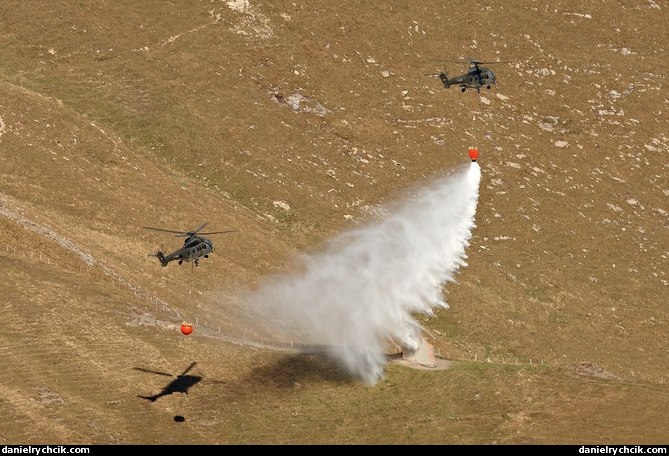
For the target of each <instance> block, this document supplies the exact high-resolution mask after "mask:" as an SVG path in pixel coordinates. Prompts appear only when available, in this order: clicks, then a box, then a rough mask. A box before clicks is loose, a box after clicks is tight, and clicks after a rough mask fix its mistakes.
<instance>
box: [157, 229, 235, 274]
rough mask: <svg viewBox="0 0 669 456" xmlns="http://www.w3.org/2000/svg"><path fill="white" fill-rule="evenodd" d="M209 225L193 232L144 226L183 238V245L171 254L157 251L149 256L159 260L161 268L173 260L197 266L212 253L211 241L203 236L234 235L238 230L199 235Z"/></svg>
mask: <svg viewBox="0 0 669 456" xmlns="http://www.w3.org/2000/svg"><path fill="white" fill-rule="evenodd" d="M208 224H209V223H205V224H203V225H201V226H200V227H198V228H196V229H194V230H193V231H176V230H165V229H163V228H153V227H150V226H145V227H144V228H145V229H147V230H155V231H164V232H166V233H176V237H185V238H186V239H185V240H184V245H183V247H181V248H180V249H178V250H175V251H174V252H172V253H169V254H167V255H165V254H164V253H163V252H162V251H161V250H158V252H156V253H152V254H150V255H149V256H155V257H157V258H158V260H160V265H161V266H167V263H169V262H170V261H173V260H178V261H179V264H181V263H183V262H184V261H192V262H193V263H192V264H194V265H195V266H198V262H199V261H200V258H209V254H210V253H211V252H213V251H214V243H213V242H211V240H209V239H207V238H206V237H204V236H203V235H204V234H221V233H234V232H236V231H239V230H226V231H210V232H207V233H200V230H202V229H203V228H204V227H205V226H207V225H208ZM198 233H199V234H198Z"/></svg>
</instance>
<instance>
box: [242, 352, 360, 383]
mask: <svg viewBox="0 0 669 456" xmlns="http://www.w3.org/2000/svg"><path fill="white" fill-rule="evenodd" d="M246 382H249V383H253V384H255V385H256V386H258V387H263V386H264V387H268V388H287V389H292V388H294V387H295V386H296V385H304V384H310V383H334V384H338V385H342V384H349V383H354V380H353V379H352V378H351V377H350V375H347V374H346V372H345V371H344V370H342V369H341V368H340V367H339V366H338V365H337V364H335V363H334V362H333V361H332V360H330V359H329V358H327V357H325V356H324V355H321V354H313V353H298V354H289V355H282V356H280V357H278V358H276V359H273V360H272V361H270V362H268V363H267V364H264V365H262V366H257V367H255V368H253V369H252V370H251V372H250V373H249V375H248V378H247V379H246Z"/></svg>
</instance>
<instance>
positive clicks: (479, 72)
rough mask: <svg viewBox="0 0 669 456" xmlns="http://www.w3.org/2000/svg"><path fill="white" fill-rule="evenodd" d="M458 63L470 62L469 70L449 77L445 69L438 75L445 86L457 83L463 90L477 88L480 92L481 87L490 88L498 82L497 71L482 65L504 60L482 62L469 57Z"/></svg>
mask: <svg viewBox="0 0 669 456" xmlns="http://www.w3.org/2000/svg"><path fill="white" fill-rule="evenodd" d="M457 63H469V71H467V72H466V73H465V74H461V75H459V76H455V77H454V78H449V77H448V74H446V72H445V71H442V72H440V73H439V74H438V75H437V76H438V77H439V79H441V82H442V83H443V84H444V87H446V88H449V87H450V86H452V85H456V84H457V85H459V86H460V87H461V90H462V91H463V92H464V91H465V90H467V89H476V91H477V92H480V91H481V87H486V88H488V89H490V87H491V86H492V85H493V84H495V83H496V82H497V76H496V75H495V73H494V72H493V71H492V70H491V69H490V68H488V67H485V66H481V65H485V64H490V63H503V62H499V61H497V62H481V61H478V60H474V59H467V61H466V62H463V61H457Z"/></svg>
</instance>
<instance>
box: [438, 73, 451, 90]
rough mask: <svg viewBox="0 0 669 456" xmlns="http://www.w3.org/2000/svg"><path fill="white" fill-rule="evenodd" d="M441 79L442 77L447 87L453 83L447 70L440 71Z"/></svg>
mask: <svg viewBox="0 0 669 456" xmlns="http://www.w3.org/2000/svg"><path fill="white" fill-rule="evenodd" d="M439 79H441V82H442V83H443V84H444V87H446V88H447V89H448V88H449V87H450V86H451V83H450V82H449V80H448V74H446V72H445V71H442V72H441V73H439Z"/></svg>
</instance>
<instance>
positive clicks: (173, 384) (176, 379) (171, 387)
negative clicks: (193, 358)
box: [133, 362, 202, 402]
mask: <svg viewBox="0 0 669 456" xmlns="http://www.w3.org/2000/svg"><path fill="white" fill-rule="evenodd" d="M196 364H197V363H196V362H192V363H191V364H190V365H189V366H188V367H187V368H186V369H185V370H184V371H183V372H182V373H181V374H179V375H173V374H168V373H166V372H160V371H155V370H151V369H145V368H142V367H133V370H136V371H140V372H145V373H148V374H155V375H162V376H165V377H172V380H170V382H169V383H168V384H167V385H165V386H164V387H163V389H162V390H160V392H158V393H156V394H154V395H152V396H144V395H138V396H137V397H141V398H142V399H146V400H148V401H151V402H155V401H157V400H158V399H160V398H161V397H163V396H169V395H170V394H174V393H183V394H188V390H189V389H191V388H192V387H193V386H195V385H197V384H198V383H199V382H200V381H201V380H202V376H200V375H189V374H188V372H189V371H190V370H191V369H192V368H193V367H195V365H196Z"/></svg>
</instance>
